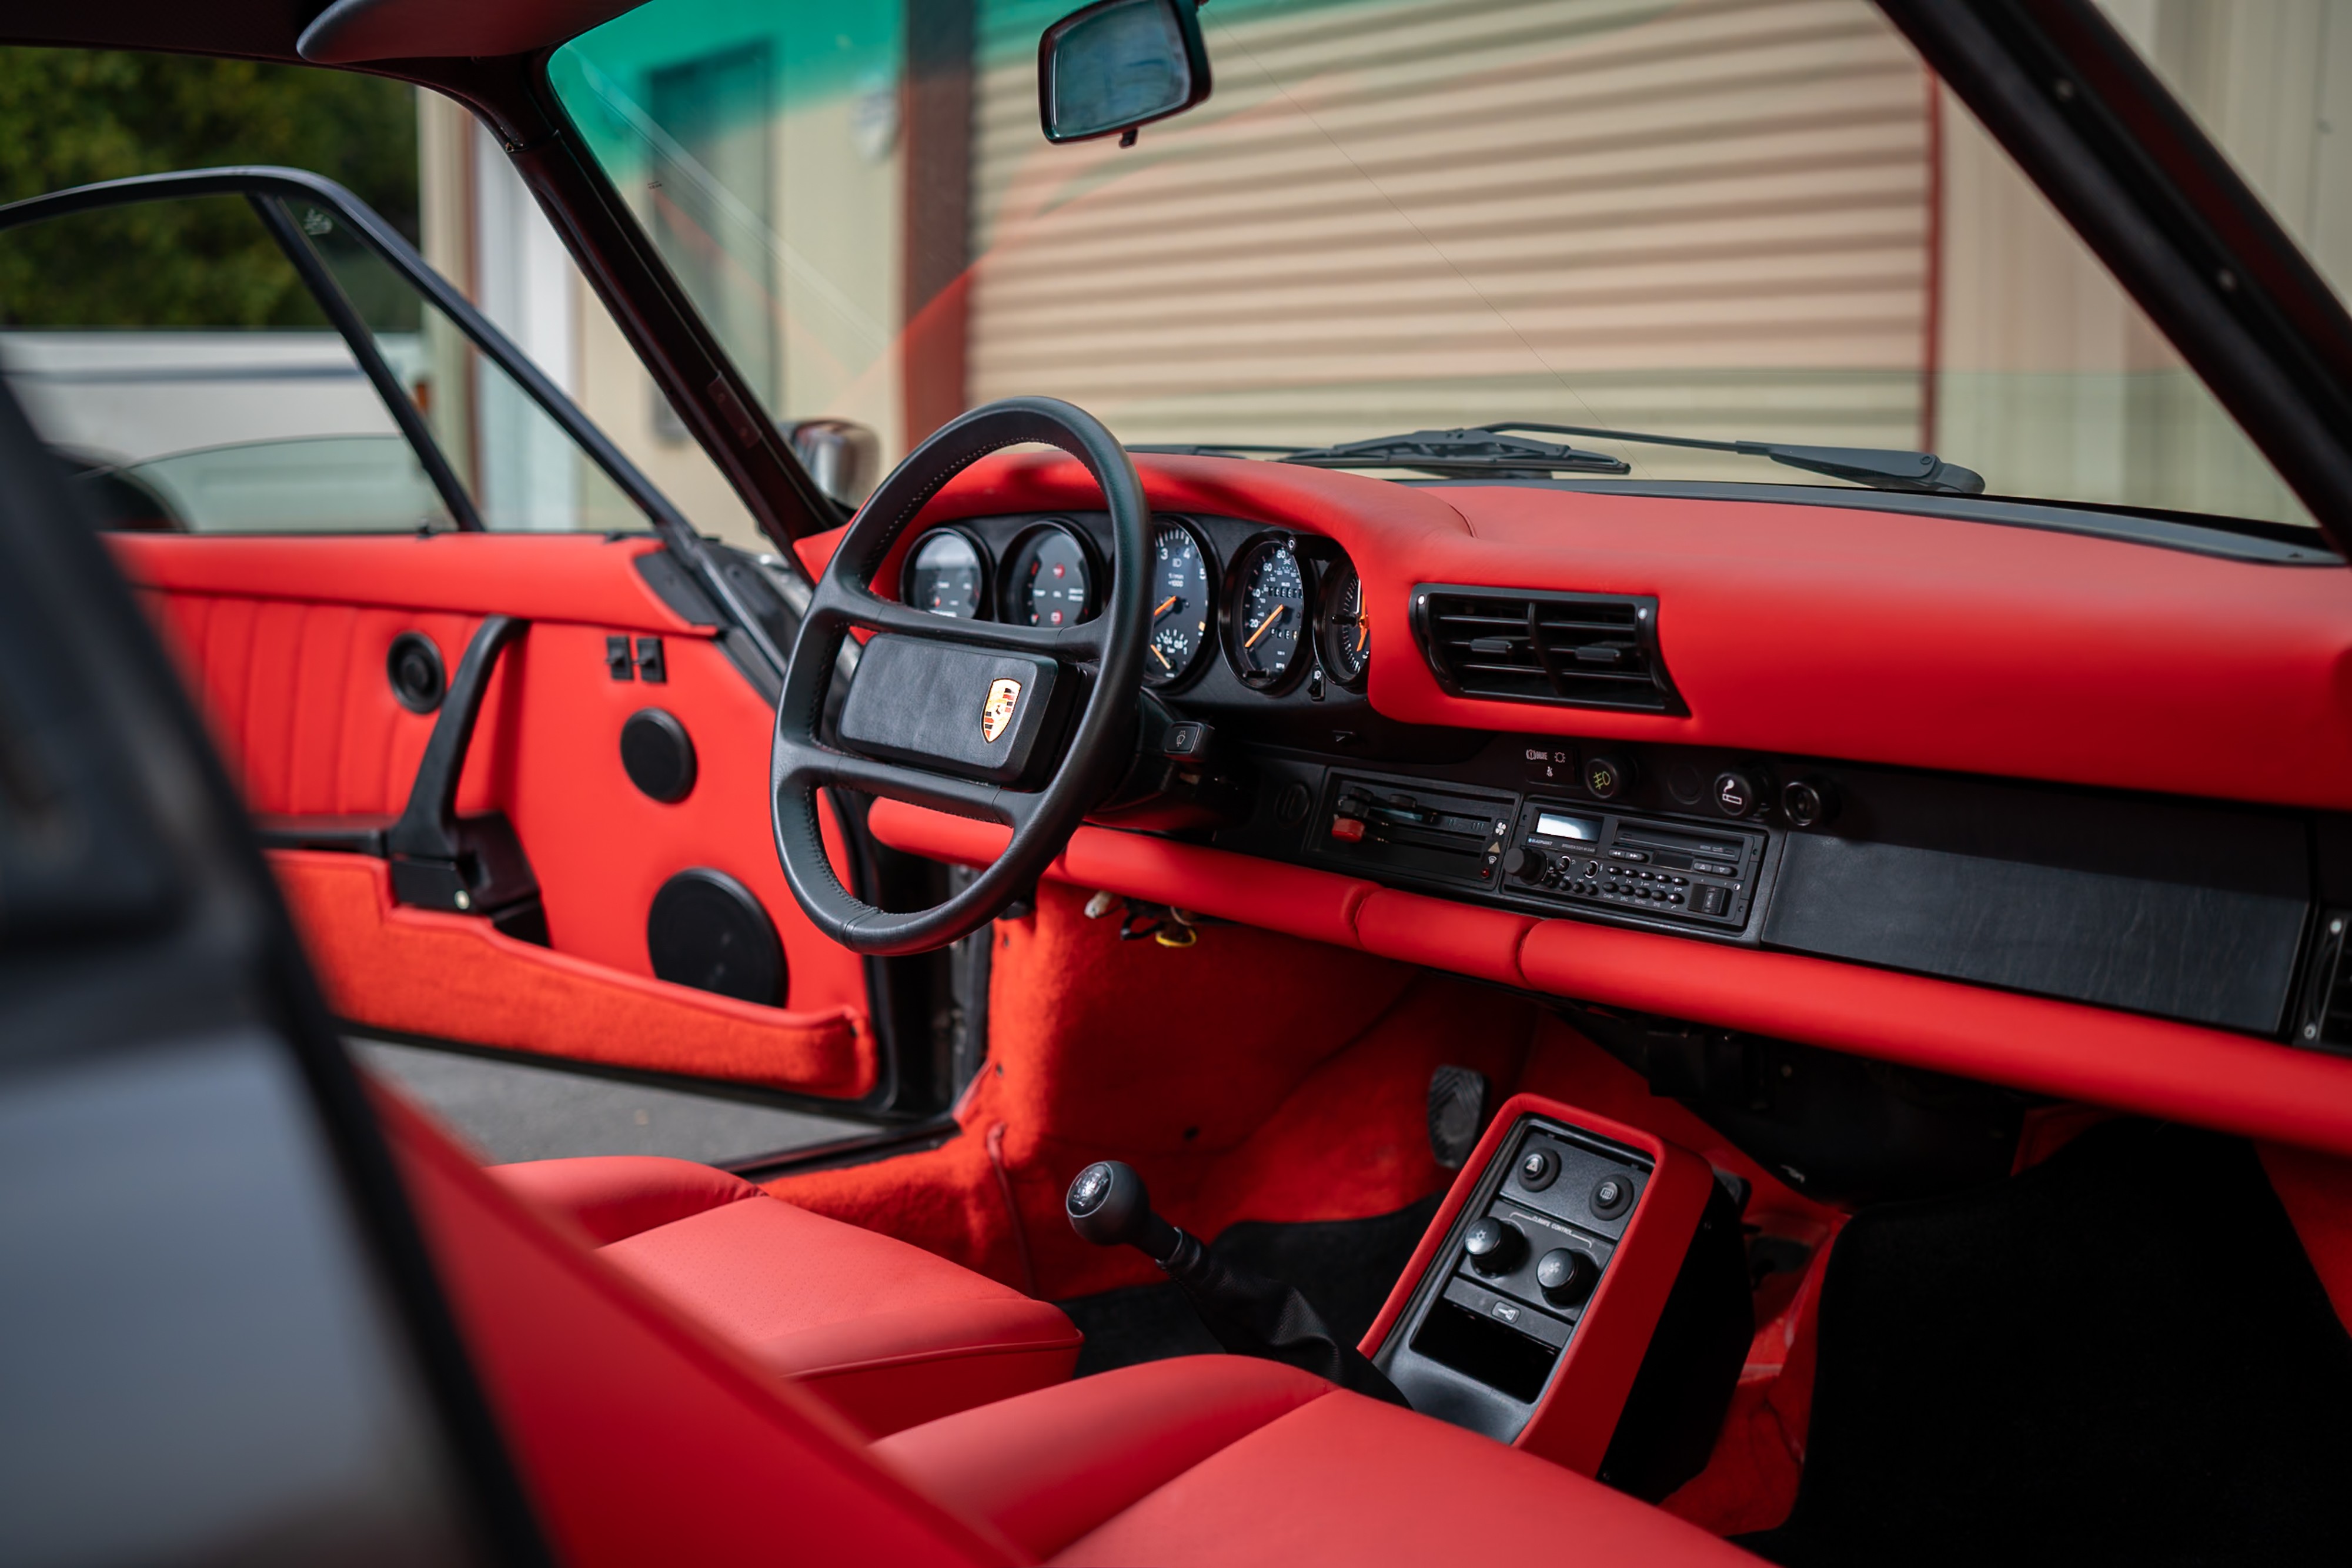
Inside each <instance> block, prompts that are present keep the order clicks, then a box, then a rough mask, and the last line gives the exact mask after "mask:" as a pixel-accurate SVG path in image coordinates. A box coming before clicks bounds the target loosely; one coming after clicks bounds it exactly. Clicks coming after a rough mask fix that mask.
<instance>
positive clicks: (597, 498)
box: [284, 200, 649, 532]
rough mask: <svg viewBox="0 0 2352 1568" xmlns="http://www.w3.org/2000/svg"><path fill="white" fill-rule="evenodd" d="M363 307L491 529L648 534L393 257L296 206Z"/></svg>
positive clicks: (315, 208) (317, 248)
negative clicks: (630, 530) (402, 272)
mask: <svg viewBox="0 0 2352 1568" xmlns="http://www.w3.org/2000/svg"><path fill="white" fill-rule="evenodd" d="M284 205H285V207H286V210H287V211H288V212H289V214H290V215H291V216H292V218H293V219H294V224H295V227H296V228H297V229H299V231H300V233H301V235H303V238H304V241H305V242H306V243H307V244H308V245H310V247H311V248H312V251H313V253H314V254H316V255H317V256H319V258H320V261H321V262H323V263H324V264H325V266H326V267H327V270H328V271H329V272H330V273H331V274H332V275H333V277H334V279H335V282H336V284H337V286H338V287H341V289H342V290H343V293H344V295H345V296H346V297H347V298H350V299H351V301H352V304H353V306H354V307H355V308H358V310H359V311H360V314H361V316H362V319H363V320H364V321H365V322H366V324H367V327H368V329H369V330H370V332H371V333H372V334H373V337H374V340H375V341H376V343H377V345H378V347H379V348H380V349H381V350H383V355H384V358H385V360H386V361H388V362H390V363H392V364H394V365H396V366H397V367H399V369H400V372H401V382H402V384H403V385H404V387H405V388H406V389H407V392H408V396H409V400H410V401H411V402H414V403H415V405H416V407H417V409H418V410H419V411H420V412H421V413H423V414H424V415H425V423H426V424H427V426H428V427H429V428H430V429H431V431H432V433H433V438H434V441H435V443H436V444H437V445H438V446H439V447H440V449H441V451H442V452H443V453H444V454H445V455H446V456H447V458H448V461H449V465H450V466H451V467H452V468H453V469H455V470H456V471H457V474H458V476H459V477H460V478H461V479H462V481H463V482H464V484H465V485H466V487H467V491H468V492H469V493H470V494H471V495H472V497H473V499H474V505H475V507H476V509H477V510H478V512H479V514H480V516H481V519H482V526H483V527H484V528H492V529H499V528H509V529H521V530H529V531H534V532H545V531H549V530H559V531H560V530H565V529H575V528H588V529H596V530H601V531H606V532H609V531H612V530H615V529H628V528H646V527H648V526H649V525H648V523H647V521H646V515H645V513H643V512H642V511H640V510H639V509H638V508H637V507H636V504H635V502H633V501H631V500H630V499H629V498H628V497H626V496H625V495H623V494H622V493H621V491H620V488H619V487H618V486H615V485H614V483H613V481H612V480H611V479H609V478H607V477H606V476H605V475H604V470H603V469H602V468H599V467H598V466H597V465H595V464H594V463H593V462H592V461H591V460H590V459H589V457H588V455H587V454H586V453H585V452H583V451H582V450H581V449H580V446H579V444H578V443H576V442H574V441H573V440H572V437H571V436H569V435H568V434H565V433H564V431H563V427H562V425H560V424H558V423H555V420H554V419H553V418H552V417H551V415H550V414H549V413H547V411H546V410H545V409H543V408H541V406H540V405H539V403H538V402H537V400H535V399H533V398H532V397H531V395H530V393H529V392H525V391H524V390H523V389H522V386H521V384H520V382H517V381H516V380H515V379H514V378H513V377H512V376H510V375H509V374H508V373H507V372H506V371H505V370H503V369H502V368H500V366H499V363H498V361H495V360H493V359H491V358H490V357H489V356H488V355H487V354H485V353H483V352H482V351H481V350H478V349H477V348H476V347H475V346H474V343H473V340H471V339H469V338H467V336H466V335H465V333H463V332H462V331H460V330H459V329H458V328H457V323H456V322H454V321H452V320H451V319H449V318H448V316H447V315H446V314H445V313H444V312H443V311H442V310H441V309H440V308H437V307H436V306H435V305H434V304H433V303H432V302H431V301H430V300H427V299H425V298H423V297H422V296H421V295H420V294H418V293H417V291H416V289H415V287H413V286H412V285H411V284H410V283H409V282H408V281H407V279H405V278H404V277H401V276H400V275H399V274H398V273H397V272H395V271H394V270H393V267H392V265H391V263H389V262H387V261H385V260H384V259H383V254H382V253H381V252H379V251H377V250H376V249H375V248H374V247H373V246H370V245H369V244H367V242H366V241H364V240H363V239H362V238H361V237H360V236H359V235H355V234H353V233H352V231H351V229H350V227H349V225H347V224H345V223H344V222H343V221H342V220H341V219H340V218H339V217H337V216H336V215H335V214H333V213H332V212H331V211H329V210H328V209H327V208H326V207H325V206H324V205H322V204H316V203H311V202H304V201H299V200H289V201H288V202H287V203H285V204H284Z"/></svg>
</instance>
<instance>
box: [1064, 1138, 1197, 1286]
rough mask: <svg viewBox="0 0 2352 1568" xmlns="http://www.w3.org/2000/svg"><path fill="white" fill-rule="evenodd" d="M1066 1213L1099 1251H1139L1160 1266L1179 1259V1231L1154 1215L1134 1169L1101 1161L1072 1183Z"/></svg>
mask: <svg viewBox="0 0 2352 1568" xmlns="http://www.w3.org/2000/svg"><path fill="white" fill-rule="evenodd" d="M1062 1206H1063V1207H1064V1208H1065V1209H1066V1210H1067V1211H1068V1213H1069V1216H1070V1228H1071V1229H1073V1230H1075V1231H1076V1232H1077V1233H1078V1239H1080V1240H1082V1241H1087V1242H1091V1243H1093V1244H1094V1245H1095V1246H1097V1247H1120V1246H1127V1247H1139V1248H1141V1249H1143V1250H1144V1251H1145V1252H1146V1253H1148V1254H1150V1258H1151V1260H1152V1261H1153V1262H1155V1263H1162V1264H1164V1263H1166V1262H1167V1261H1168V1260H1170V1259H1171V1258H1173V1257H1174V1256H1175V1255H1176V1243H1177V1241H1178V1239H1179V1236H1178V1232H1177V1229H1176V1228H1175V1227H1174V1226H1172V1225H1171V1224H1169V1223H1168V1222H1167V1221H1166V1220H1164V1219H1162V1218H1160V1217H1159V1216H1158V1215H1156V1214H1154V1213H1152V1212H1151V1194H1150V1192H1149V1191H1147V1190H1146V1189H1145V1187H1144V1185H1143V1178H1142V1177H1141V1176H1138V1175H1136V1174H1135V1167H1134V1166H1130V1165H1128V1164H1127V1163H1126V1162H1124V1161H1122V1160H1097V1161H1096V1162H1095V1163H1094V1164H1092V1165H1090V1166H1087V1168H1086V1169H1084V1170H1082V1171H1080V1172H1079V1173H1078V1174H1077V1176H1076V1178H1075V1179H1073V1180H1072V1181H1071V1183H1070V1190H1069V1194H1068V1196H1067V1197H1065V1198H1064V1199H1063V1202H1062Z"/></svg>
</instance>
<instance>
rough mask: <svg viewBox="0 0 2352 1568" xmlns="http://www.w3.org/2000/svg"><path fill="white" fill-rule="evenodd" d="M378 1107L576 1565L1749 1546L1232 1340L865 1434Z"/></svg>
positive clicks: (1633, 1553) (505, 1429)
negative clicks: (887, 1434) (1235, 1349)
mask: <svg viewBox="0 0 2352 1568" xmlns="http://www.w3.org/2000/svg"><path fill="white" fill-rule="evenodd" d="M383 1119H384V1122H385V1124H386V1131H387V1132H388V1133H389V1134H391V1138H392V1143H393V1148H394V1154H395V1155H396V1156H397V1158H398V1161H399V1165H400V1168H401V1173H402V1176H404V1180H405V1183H406V1185H407V1186H408V1189H409V1193H410V1196H411V1197H412V1198H413V1200H414V1201H415V1205H416V1208H417V1216H418V1218H419V1220H420V1221H421V1222H422V1225H423V1228H424V1232H425V1240H426V1243H427V1245H428V1247H429V1249H430V1250H431V1252H432V1255H433V1258H434V1261H435V1264H436V1270H437V1272H438V1273H439V1275H440V1277H441V1281H442V1282H443V1285H444V1286H445V1288H446V1290H447V1291H448V1292H449V1297H450V1304H451V1306H452V1308H453V1309H454V1311H455V1312H456V1314H457V1322H458V1323H459V1326H460V1328H461V1330H462V1333H463V1334H464V1338H465V1342H466V1348H467V1352H468V1354H469V1355H470V1356H471V1358H472V1360H473V1363H474V1365H475V1368H476V1370H477V1372H478V1375H479V1377H480V1378H481V1382H482V1387H483V1390H484V1392H485V1394H486V1395H487V1396H488V1398H489V1400H490V1403H491V1405H492V1407H493V1408H494V1410H495V1411H496V1413H497V1416H498V1421H499V1429H500V1431H501V1433H502V1434H503V1435H504V1437H506V1439H507V1442H508V1443H509V1446H510V1448H511V1450H512V1452H513V1455H514V1458H515V1460H516V1462H517V1464H518V1465H519V1466H520V1469H521V1471H522V1477H523V1480H524V1483H525V1489H526V1490H527V1491H528V1492H529V1494H530V1498H531V1500H532V1503H533V1506H534V1508H535V1509H536V1511H538V1514H539V1516H540V1521H541V1525H542V1527H543V1528H544V1529H545V1531H547V1533H548V1536H549V1538H550V1544H551V1547H552V1548H553V1551H554V1553H555V1555H556V1556H557V1557H558V1559H559V1560H561V1561H562V1562H565V1563H571V1564H573V1565H574V1568H604V1565H607V1564H609V1565H611V1568H637V1565H639V1564H643V1563H722V1562H723V1563H792V1564H794V1565H795V1568H811V1565H828V1568H829V1565H832V1564H843V1565H847V1564H861V1565H862V1564H866V1563H890V1564H893V1568H931V1565H937V1568H996V1565H1003V1564H1012V1563H1028V1562H1034V1561H1037V1560H1039V1559H1040V1558H1041V1557H1050V1558H1051V1559H1052V1560H1053V1561H1055V1562H1059V1563H1160V1564H1180V1565H1181V1564H1185V1563H1201V1564H1220V1565H1225V1564H1232V1565H1246V1564H1255V1563H1287V1564H1299V1565H1306V1568H1312V1565H1314V1564H1318V1563H1330V1564H1334V1565H1337V1564H1343V1563H1344V1564H1349V1565H1350V1568H1383V1565H1385V1564H1391V1563H1394V1564H1399V1565H1402V1564H1405V1563H1412V1564H1416V1565H1420V1564H1426V1563H1459V1562H1486V1561H1490V1560H1495V1561H1511V1560H1520V1561H1524V1560H1526V1559H1527V1558H1528V1557H1530V1556H1533V1555H1535V1554H1536V1553H1541V1555H1542V1559H1543V1560H1547V1561H1549V1560H1565V1561H1570V1562H1574V1563H1578V1564H1580V1568H1619V1565H1631V1564H1636V1563H1638V1564H1641V1565H1642V1568H1729V1565H1730V1564H1734V1563H1745V1564H1750V1565H1752V1564H1754V1563H1755V1562H1756V1559H1754V1558H1752V1557H1749V1556H1748V1555H1747V1554H1746V1553H1744V1552H1739V1551H1738V1549H1737V1548H1735V1547H1733V1546H1731V1545H1729V1544H1728V1543H1727V1542H1723V1541H1720V1540H1718V1539H1717V1538H1716V1537H1714V1536H1711V1535H1708V1534H1706V1532H1705V1531H1700V1530H1698V1529H1696V1528H1695V1527H1693V1526H1691V1525H1687V1524H1685V1523H1683V1522H1682V1521H1679V1520H1676V1519H1674V1518H1672V1517H1671V1516H1669V1515H1667V1514H1665V1513H1663V1512H1661V1511H1658V1510H1656V1509H1654V1508H1651V1507H1649V1506H1648V1505H1647V1504H1644V1503H1640V1502H1636V1501H1634V1500H1633V1499H1631V1498H1627V1497H1624V1496H1622V1495H1620V1494H1618V1493H1615V1492H1612V1491H1611V1490H1608V1489H1607V1488H1605V1487H1603V1486H1601V1484H1600V1483H1599V1482H1597V1481H1592V1480H1588V1479H1585V1478H1583V1477H1581V1476H1578V1475H1575V1474H1572V1473H1571V1472H1570V1471H1567V1470H1564V1469H1558V1468H1557V1467H1555V1466H1552V1465H1550V1464H1549V1463H1547V1462H1545V1461H1543V1460H1540V1459H1536V1458H1529V1457H1528V1456H1527V1455H1525V1454H1521V1453H1518V1452H1516V1451H1515V1450H1513V1449H1510V1448H1505V1447H1504V1446H1502V1445H1501V1444H1499V1443H1495V1442H1491V1441H1489V1440H1488V1439H1486V1438H1485V1437H1475V1436H1473V1435H1472V1434H1470V1433H1467V1432H1464V1431H1461V1430H1458V1429H1457V1428H1454V1427H1448V1426H1444V1425H1443V1424H1442V1423H1440V1422H1437V1421H1434V1420H1432V1419H1430V1418H1429V1417H1427V1416H1417V1415H1414V1414H1412V1412H1410V1411H1405V1410H1399V1409H1396V1408H1394V1407H1392V1406H1386V1405H1381V1404H1377V1403H1374V1402H1373V1401H1370V1400H1367V1399H1363V1398H1360V1397H1358V1396H1355V1395H1352V1394H1348V1393H1344V1392H1341V1391H1339V1390H1337V1389H1334V1388H1332V1387H1330V1386H1329V1385H1327V1384H1325V1383H1323V1382H1322V1381H1321V1380H1319V1379H1318V1378H1314V1377H1310V1376H1307V1375H1305V1374H1303V1373H1299V1372H1295V1371H1293V1370H1291V1369H1289V1368H1287V1367H1283V1366H1277V1365H1275V1364H1271V1363H1264V1362H1256V1361H1246V1360H1241V1359H1237V1358H1234V1357H1229V1356H1202V1357H1196V1358H1192V1359H1189V1360H1183V1361H1173V1362H1161V1363H1157V1364H1151V1365H1148V1366H1137V1367H1130V1368H1128V1369H1126V1370H1124V1371H1121V1372H1114V1373H1108V1374H1105V1375H1101V1376H1098V1377H1091V1378H1087V1379H1083V1380H1081V1381H1078V1382H1076V1383H1067V1384H1063V1385H1057V1386H1055V1387H1051V1388H1045V1389H1041V1390H1038V1391H1036V1392H1034V1393H1031V1394H1027V1395H1024V1396H1019V1397H1017V1398H1013V1399H1008V1400H1005V1401H1003V1402H1002V1403H1000V1404H996V1405H992V1406H983V1407H978V1408H974V1409H971V1410H969V1411H966V1412H963V1413H961V1414H960V1415H956V1416H947V1417H944V1418H942V1419H940V1420H937V1421H934V1422H930V1423H929V1424H927V1425H925V1426H922V1427H915V1428H912V1429H910V1430H908V1431H905V1432H902V1433H900V1434H898V1436H896V1437H892V1438H888V1439H886V1440H884V1441H882V1442H880V1443H875V1444H867V1443H866V1442H864V1441H862V1440H860V1439H858V1438H857V1437H855V1436H854V1435H852V1434H851V1433H850V1432H849V1431H848V1430H847V1429H846V1428H845V1427H843V1425H842V1424H841V1423H840V1422H838V1421H837V1420H835V1419H834V1418H832V1417H831V1416H829V1415H828V1414H827V1413H826V1412H824V1410H822V1409H821V1408H819V1407H818V1406H817V1405H816V1403H815V1402H814V1401H812V1400H809V1399H807V1398H805V1397H803V1396H802V1395H801V1394H800V1392H799V1389H798V1388H797V1386H796V1385H793V1384H790V1383H788V1382H785V1381H782V1380H780V1379H777V1378H773V1377H770V1376H767V1375H763V1373H762V1372H761V1370H760V1369H759V1368H757V1367H755V1366H753V1365H751V1363H750V1361H749V1359H748V1358H747V1357H746V1356H745V1354H744V1353H743V1351H742V1350H741V1349H740V1346H739V1345H736V1344H731V1343H729V1342H728V1341H726V1340H723V1339H720V1338H718V1337H716V1336H714V1335H712V1334H711V1333H709V1331H708V1330H707V1329H706V1328H705V1327H704V1326H703V1325H702V1324H700V1323H698V1322H696V1321H694V1320H693V1319H692V1317H691V1316H690V1315H689V1314H688V1313H685V1312H680V1311H678V1310H677V1308H676V1307H675V1306H674V1305H673V1304H671V1303H669V1302H667V1301H662V1300H660V1299H658V1298H657V1297H656V1296H655V1295H654V1294H653V1293H651V1292H648V1291H645V1290H644V1289H642V1288H640V1287H638V1286H636V1285H635V1284H633V1283H632V1282H631V1281H629V1280H627V1279H625V1278H621V1277H616V1275H615V1274H614V1271H613V1270H605V1269H600V1268H598V1267H596V1266H595V1265H594V1263H593V1260H591V1259H590V1258H588V1257H587V1256H586V1255H585V1254H584V1253H583V1250H582V1249H581V1248H580V1247H579V1246H578V1245H576V1244H573V1243H572V1242H569V1241H567V1240H566V1239H565V1238H564V1237H563V1236H562V1235H560V1234H558V1233H557V1232H556V1231H555V1230H554V1229H552V1228H550V1227H549V1226H548V1225H546V1224H545V1223H543V1222H541V1221H540V1220H539V1219H538V1218H536V1217H535V1216H534V1215H533V1214H532V1213H530V1212H527V1211H526V1209H525V1208H524V1207H522V1206H520V1205H518V1204H517V1203H516V1202H515V1201H514V1198H513V1197H512V1196H511V1194H510V1193H508V1192H502V1191H500V1190H499V1184H498V1183H494V1182H493V1181H491V1180H490V1179H488V1177H486V1176H484V1175H483V1173H482V1171H481V1170H480V1168H479V1167H478V1166H475V1165H474V1164H473V1163H472V1162H471V1161H469V1160H467V1158H466V1157H465V1156H464V1155H463V1154H462V1152H460V1151H458V1150H457V1149H456V1148H454V1147H453V1146H452V1145H450V1144H449V1143H448V1141H447V1140H446V1139H445V1138H443V1137H442V1136H441V1135H440V1134H439V1133H438V1132H437V1131H436V1130H435V1129H434V1128H432V1127H431V1126H430V1125H428V1124H425V1122H424V1120H423V1119H422V1118H421V1117H419V1116H417V1115H416V1114H415V1113H414V1112H411V1111H409V1110H407V1108H406V1107H404V1106H403V1105H400V1104H398V1103H394V1102H387V1103H384V1106H383ZM523 1179H525V1180H528V1179H530V1178H523ZM513 1180H514V1178H512V1177H511V1176H509V1177H507V1178H506V1181H507V1184H508V1185H509V1186H511V1185H512V1184H513ZM767 1201H773V1200H767ZM750 1202H751V1200H750V1199H748V1198H744V1199H740V1200H739V1201H738V1202H737V1203H735V1204H730V1205H729V1206H728V1207H744V1206H747V1205H749V1204H750ZM673 1223H675V1222H673ZM572 1228H573V1229H574V1230H575V1231H576V1230H577V1228H578V1227H576V1226H575V1227H572ZM640 1234H642V1232H641V1233H640Z"/></svg>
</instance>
